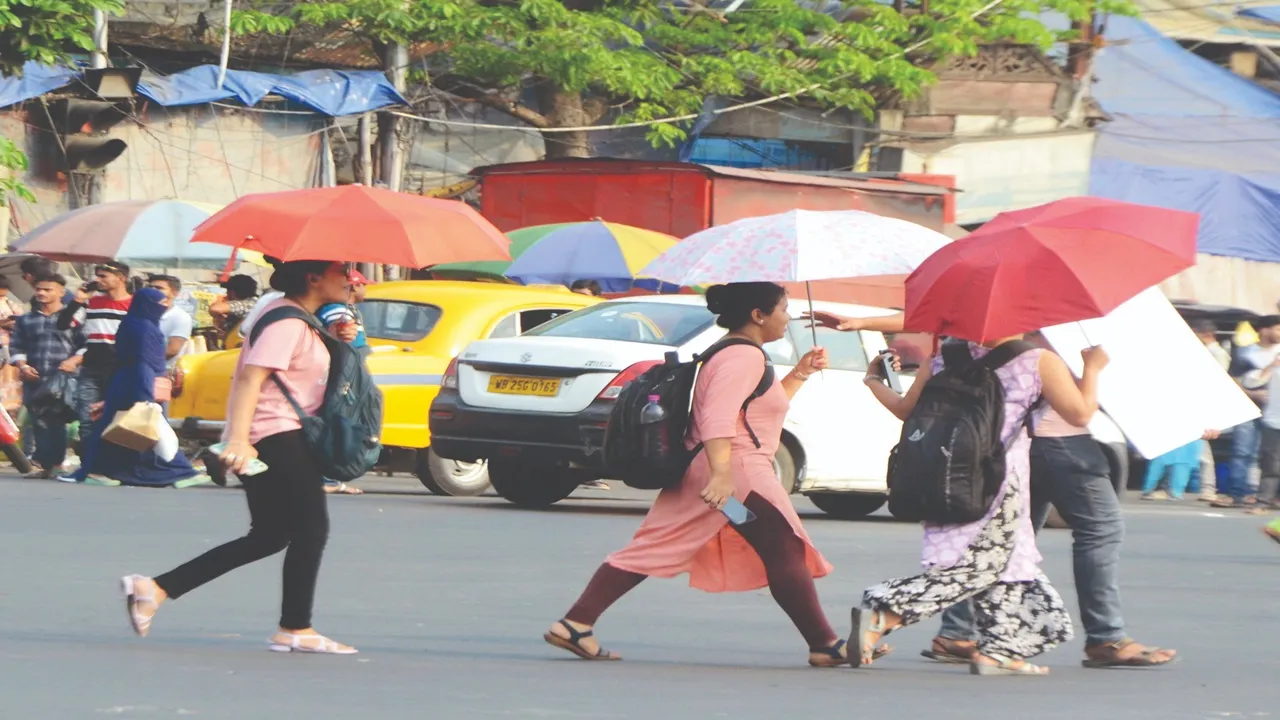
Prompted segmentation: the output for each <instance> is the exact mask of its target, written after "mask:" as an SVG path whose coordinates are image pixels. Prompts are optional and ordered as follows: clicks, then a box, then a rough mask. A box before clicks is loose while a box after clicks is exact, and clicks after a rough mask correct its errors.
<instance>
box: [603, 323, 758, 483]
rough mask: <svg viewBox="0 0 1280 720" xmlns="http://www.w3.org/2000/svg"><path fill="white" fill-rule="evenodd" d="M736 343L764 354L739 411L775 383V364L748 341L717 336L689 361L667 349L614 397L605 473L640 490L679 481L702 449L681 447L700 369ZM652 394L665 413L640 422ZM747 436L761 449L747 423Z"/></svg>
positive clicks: (606, 429)
mask: <svg viewBox="0 0 1280 720" xmlns="http://www.w3.org/2000/svg"><path fill="white" fill-rule="evenodd" d="M734 345H750V346H752V347H755V348H757V349H759V350H760V354H761V355H764V373H763V375H762V376H761V377H760V382H759V384H757V385H756V389H755V390H754V391H753V392H752V393H751V395H750V396H748V397H747V399H746V401H745V402H744V403H742V411H743V412H746V410H747V406H748V405H750V404H751V401H752V400H755V399H756V398H758V397H760V396H761V395H764V394H765V393H766V392H768V391H769V388H771V387H773V378H774V372H773V362H772V361H770V360H769V356H768V354H766V353H765V351H764V348H762V347H760V346H759V345H756V344H755V343H753V342H751V341H750V340H744V339H741V338H727V339H725V340H721V341H719V342H717V343H715V344H713V345H712V346H711V347H709V348H707V349H706V351H705V352H703V353H702V354H701V355H696V356H694V358H693V360H691V361H689V362H680V359H679V357H678V356H677V354H676V353H674V352H669V353H667V355H666V361H665V362H663V363H662V364H661V365H655V366H653V367H651V368H649V369H648V370H646V371H644V372H643V373H642V374H641V375H640V376H639V377H637V378H636V379H635V380H632V381H631V382H629V383H627V384H626V385H625V386H623V388H622V392H621V394H619V395H618V399H617V401H616V402H615V403H614V406H613V411H612V412H611V413H610V415H609V423H608V426H607V427H606V428H605V434H604V465H605V477H608V478H610V479H614V480H621V481H622V482H624V483H626V484H627V485H629V486H631V487H633V488H636V489H639V490H662V489H665V488H669V487H675V486H677V485H679V484H680V481H681V480H682V479H683V478H684V474H685V471H687V470H688V469H689V464H690V463H691V462H693V459H694V457H696V456H697V454H698V453H700V452H702V443H698V445H697V446H696V447H694V448H693V449H692V450H688V449H686V448H685V446H684V441H685V437H686V436H687V435H688V432H689V424H690V420H691V415H692V404H693V386H694V381H695V380H696V379H697V376H698V368H699V366H701V365H703V364H704V363H706V362H707V361H708V360H710V359H711V358H712V357H713V356H714V355H715V354H716V353H717V352H719V351H721V350H723V349H725V348H727V347H732V346H734ZM651 395H656V396H658V398H659V399H658V404H659V405H660V406H662V409H663V411H664V412H665V414H666V416H665V417H664V418H663V419H662V420H661V421H660V422H657V423H652V424H648V425H646V424H642V423H641V422H640V415H641V412H642V411H643V410H644V407H645V406H646V405H648V404H649V397H650V396H651ZM747 434H749V435H750V436H751V440H752V442H754V443H755V444H756V447H760V441H759V440H758V439H757V438H756V434H755V432H754V431H752V429H751V425H750V424H748V425H747Z"/></svg>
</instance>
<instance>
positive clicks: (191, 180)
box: [0, 103, 323, 242]
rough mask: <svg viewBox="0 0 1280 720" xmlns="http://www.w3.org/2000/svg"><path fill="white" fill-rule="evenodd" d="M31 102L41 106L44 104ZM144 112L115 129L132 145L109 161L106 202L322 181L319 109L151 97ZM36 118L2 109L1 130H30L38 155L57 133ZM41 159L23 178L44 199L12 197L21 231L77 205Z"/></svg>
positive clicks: (216, 195) (13, 133)
mask: <svg viewBox="0 0 1280 720" xmlns="http://www.w3.org/2000/svg"><path fill="white" fill-rule="evenodd" d="M28 105H29V107H31V108H32V109H33V111H35V112H38V111H39V105H37V104H34V103H29V104H28ZM138 120H141V122H138V121H137V120H126V121H124V122H122V123H120V124H118V125H116V126H115V127H113V128H112V129H111V131H110V134H111V136H112V137H117V138H120V139H122V140H124V141H125V142H126V143H128V145H129V148H128V149H127V150H125V152H124V154H123V155H121V156H120V158H119V159H117V160H116V161H115V162H113V163H111V164H110V165H108V166H107V170H106V177H105V180H104V183H103V188H102V200H103V201H104V202H110V201H114V200H146V199H160V198H175V197H176V198H181V199H183V200H194V201H199V202H209V203H222V204H225V203H229V202H231V201H232V200H235V199H236V198H237V197H240V196H241V195H245V194H248V193H256V192H272V191H278V190H289V189H294V188H305V187H314V186H315V185H317V184H318V183H317V179H318V177H319V174H320V173H319V171H320V146H321V140H320V135H319V132H320V131H321V129H322V127H323V118H321V117H320V116H318V115H311V114H305V115H278V114H267V113H259V112H251V111H244V110H236V109H227V108H221V107H215V106H211V105H197V106H191V107H183V108H164V107H160V106H157V105H150V104H147V105H146V106H144V107H143V108H142V110H141V111H140V115H139V118H138ZM32 122H33V120H29V119H28V118H27V113H26V111H24V110H23V109H22V108H20V107H19V108H10V109H7V110H5V111H4V112H0V132H3V133H4V135H5V136H6V137H10V138H19V137H21V138H24V143H23V144H24V147H25V149H26V151H27V154H28V155H29V156H30V157H32V158H33V159H34V158H37V157H38V156H39V154H40V153H42V152H44V151H45V150H46V149H47V148H48V145H47V144H48V143H52V142H54V138H53V137H52V136H51V135H49V134H48V133H47V132H46V131H44V130H42V129H39V128H37V127H35V126H34V125H33V124H32ZM35 165H36V167H34V168H33V170H32V171H31V172H28V173H27V175H26V176H25V177H24V178H23V179H24V181H25V182H26V184H27V185H28V186H29V187H31V189H32V191H33V192H34V193H35V195H36V197H37V200H38V202H36V203H35V204H31V203H25V202H22V201H15V202H14V208H13V210H14V221H13V222H14V225H15V226H16V228H17V230H18V232H26V231H28V230H30V229H32V228H34V227H36V226H38V225H40V224H41V223H43V222H45V221H46V220H49V219H51V218H53V217H55V216H57V215H59V214H60V213H63V212H66V211H67V209H68V208H69V207H71V204H70V203H69V201H68V188H67V180H66V177H65V176H64V175H61V174H55V173H52V172H49V171H48V169H47V168H41V167H39V163H35ZM13 239H14V237H13V236H11V237H10V241H11V242H12V240H13Z"/></svg>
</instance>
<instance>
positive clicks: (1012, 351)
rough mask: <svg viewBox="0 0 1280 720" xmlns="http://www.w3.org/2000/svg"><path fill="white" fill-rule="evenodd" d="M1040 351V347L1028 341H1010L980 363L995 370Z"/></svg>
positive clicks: (987, 355) (998, 347)
mask: <svg viewBox="0 0 1280 720" xmlns="http://www.w3.org/2000/svg"><path fill="white" fill-rule="evenodd" d="M1038 349H1039V347H1038V346H1037V345H1035V344H1033V343H1029V342H1027V341H1026V340H1010V341H1009V342H1007V343H1002V344H1001V345H998V346H997V347H995V348H994V349H992V351H991V352H989V353H987V354H986V355H985V356H984V357H983V358H982V360H980V361H979V362H981V363H982V364H983V365H985V366H986V367H987V368H988V369H990V370H995V369H996V368H1002V367H1004V366H1005V365H1008V364H1009V363H1011V362H1013V360H1014V358H1016V357H1018V356H1019V355H1021V354H1023V353H1025V352H1030V351H1032V350H1038Z"/></svg>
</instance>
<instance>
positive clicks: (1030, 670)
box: [969, 653, 1049, 676]
mask: <svg viewBox="0 0 1280 720" xmlns="http://www.w3.org/2000/svg"><path fill="white" fill-rule="evenodd" d="M973 657H974V659H973V660H972V661H971V662H970V663H969V674H970V675H987V676H991V675H1048V674H1049V668H1047V667H1044V666H1043V665H1032V664H1031V663H1029V662H1027V661H1025V660H1017V659H1015V658H1011V657H1008V656H1006V655H997V654H996V653H988V654H987V655H985V656H982V655H978V654H975V655H974V656H973ZM979 657H986V658H988V659H990V660H994V661H995V663H994V664H990V663H984V662H980V661H979V660H978V658H979Z"/></svg>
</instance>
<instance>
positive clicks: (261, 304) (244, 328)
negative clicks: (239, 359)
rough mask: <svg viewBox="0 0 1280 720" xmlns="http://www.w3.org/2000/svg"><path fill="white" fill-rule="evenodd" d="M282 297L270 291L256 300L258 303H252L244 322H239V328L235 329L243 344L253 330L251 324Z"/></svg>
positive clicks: (282, 294) (277, 292)
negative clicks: (242, 339)
mask: <svg viewBox="0 0 1280 720" xmlns="http://www.w3.org/2000/svg"><path fill="white" fill-rule="evenodd" d="M282 297H284V293H282V292H279V291H277V290H272V291H271V292H269V293H267V294H266V295H263V296H262V297H260V298H258V302H256V303H254V305H253V308H252V309H250V310H249V314H248V315H245V316H244V320H241V321H240V327H238V328H237V329H236V332H238V333H240V337H242V338H244V340H245V342H248V341H249V331H251V330H253V324H254V323H255V322H257V320H258V316H259V315H261V314H262V311H263V310H264V309H266V307H267V306H268V305H270V304H271V303H273V302H275V301H277V300H279V299H280V298H282Z"/></svg>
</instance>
